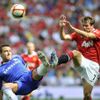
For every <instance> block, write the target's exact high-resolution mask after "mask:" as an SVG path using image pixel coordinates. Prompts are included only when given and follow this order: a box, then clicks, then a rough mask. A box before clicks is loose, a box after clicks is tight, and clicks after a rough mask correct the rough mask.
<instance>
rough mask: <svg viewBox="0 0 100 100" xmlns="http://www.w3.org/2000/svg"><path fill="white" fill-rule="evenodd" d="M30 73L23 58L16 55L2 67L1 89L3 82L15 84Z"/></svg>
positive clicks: (0, 74)
mask: <svg viewBox="0 0 100 100" xmlns="http://www.w3.org/2000/svg"><path fill="white" fill-rule="evenodd" d="M27 72H29V71H28V70H27V69H26V67H25V62H24V60H23V59H22V57H21V56H19V55H15V56H13V57H12V59H11V60H9V61H8V62H6V63H4V64H2V65H0V89H1V87H2V81H5V82H14V81H17V80H19V79H20V78H21V76H23V74H26V73H27Z"/></svg>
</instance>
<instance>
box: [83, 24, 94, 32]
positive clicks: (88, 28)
mask: <svg viewBox="0 0 100 100" xmlns="http://www.w3.org/2000/svg"><path fill="white" fill-rule="evenodd" d="M82 26H83V30H84V31H86V32H91V31H92V29H93V25H91V24H89V23H86V24H82Z"/></svg>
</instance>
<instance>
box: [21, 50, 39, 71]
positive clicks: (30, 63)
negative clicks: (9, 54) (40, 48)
mask: <svg viewBox="0 0 100 100" xmlns="http://www.w3.org/2000/svg"><path fill="white" fill-rule="evenodd" d="M21 56H22V58H23V59H24V61H25V62H26V64H27V67H28V69H29V70H34V69H36V68H37V67H38V66H39V65H40V64H41V61H40V59H39V58H38V55H37V53H36V52H34V51H33V54H32V55H28V54H22V55H21Z"/></svg>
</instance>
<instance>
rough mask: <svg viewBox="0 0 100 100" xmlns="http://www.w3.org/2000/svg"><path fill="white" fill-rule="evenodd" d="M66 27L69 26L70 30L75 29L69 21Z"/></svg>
mask: <svg viewBox="0 0 100 100" xmlns="http://www.w3.org/2000/svg"><path fill="white" fill-rule="evenodd" d="M66 26H67V27H68V28H71V29H73V28H74V27H73V26H72V25H71V23H70V22H69V21H67V20H66Z"/></svg>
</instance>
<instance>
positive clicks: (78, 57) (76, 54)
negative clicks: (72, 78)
mask: <svg viewBox="0 0 100 100" xmlns="http://www.w3.org/2000/svg"><path fill="white" fill-rule="evenodd" d="M73 54H74V57H73V63H74V65H75V67H80V65H81V62H82V54H81V53H80V52H79V51H77V50H73Z"/></svg>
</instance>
